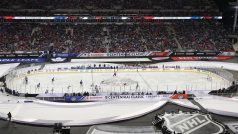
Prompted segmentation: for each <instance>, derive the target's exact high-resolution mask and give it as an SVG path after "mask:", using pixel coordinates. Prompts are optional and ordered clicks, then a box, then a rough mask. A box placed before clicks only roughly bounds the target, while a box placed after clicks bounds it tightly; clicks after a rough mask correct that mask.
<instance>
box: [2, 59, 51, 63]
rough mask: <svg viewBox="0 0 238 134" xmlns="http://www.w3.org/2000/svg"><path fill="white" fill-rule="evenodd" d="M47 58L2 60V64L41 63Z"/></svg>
mask: <svg viewBox="0 0 238 134" xmlns="http://www.w3.org/2000/svg"><path fill="white" fill-rule="evenodd" d="M46 61H47V60H46V58H0V63H41V62H46Z"/></svg>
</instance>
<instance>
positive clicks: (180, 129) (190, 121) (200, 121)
mask: <svg viewBox="0 0 238 134" xmlns="http://www.w3.org/2000/svg"><path fill="white" fill-rule="evenodd" d="M160 118H163V119H164V121H165V122H164V124H163V126H166V127H167V128H168V130H169V131H171V132H175V133H183V134H192V133H201V134H211V133H212V134H220V133H223V132H224V131H225V129H224V126H223V125H222V124H220V123H218V122H215V121H213V120H212V119H211V116H210V115H208V114H200V113H190V114H188V113H177V114H167V113H165V114H164V115H163V116H161V117H160Z"/></svg>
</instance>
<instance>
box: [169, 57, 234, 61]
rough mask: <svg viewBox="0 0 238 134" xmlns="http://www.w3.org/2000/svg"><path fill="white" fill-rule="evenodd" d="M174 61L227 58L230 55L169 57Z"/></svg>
mask: <svg viewBox="0 0 238 134" xmlns="http://www.w3.org/2000/svg"><path fill="white" fill-rule="evenodd" d="M170 58H171V59H172V60H174V61H201V60H229V59H232V58H233V57H232V56H213V57H197V56H187V57H170Z"/></svg>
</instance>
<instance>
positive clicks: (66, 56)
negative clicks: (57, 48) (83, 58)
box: [52, 53, 78, 58]
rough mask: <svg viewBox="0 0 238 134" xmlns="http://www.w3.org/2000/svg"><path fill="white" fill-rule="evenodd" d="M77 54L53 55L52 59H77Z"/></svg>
mask: <svg viewBox="0 0 238 134" xmlns="http://www.w3.org/2000/svg"><path fill="white" fill-rule="evenodd" d="M77 55H78V54H76V53H53V54H52V57H53V58H59V57H60V58H74V57H77Z"/></svg>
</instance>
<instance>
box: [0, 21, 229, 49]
mask: <svg viewBox="0 0 238 134" xmlns="http://www.w3.org/2000/svg"><path fill="white" fill-rule="evenodd" d="M0 28H1V31H0V46H1V48H0V52H17V51H25V52H27V51H46V50H49V49H50V48H53V51H54V52H96V53H100V52H107V46H108V52H146V51H165V50H177V49H178V45H179V46H181V47H182V49H183V50H202V51H204V50H207V51H231V50H232V44H231V41H230V40H229V38H228V37H227V35H228V31H226V30H225V29H224V28H223V26H222V25H221V24H220V23H218V22H216V21H208V22H204V21H186V22H183V23H178V22H171V23H164V24H163V23H161V24H128V25H127V24H123V25H118V24H108V25H104V24H100V25H95V24H77V25H75V24H64V23H61V24H39V23H29V24H26V23H18V24H16V23H3V24H1V25H0ZM176 40H177V42H176Z"/></svg>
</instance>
